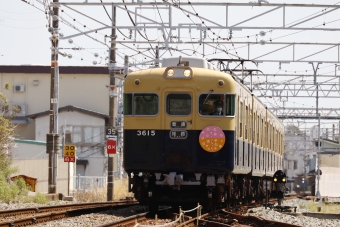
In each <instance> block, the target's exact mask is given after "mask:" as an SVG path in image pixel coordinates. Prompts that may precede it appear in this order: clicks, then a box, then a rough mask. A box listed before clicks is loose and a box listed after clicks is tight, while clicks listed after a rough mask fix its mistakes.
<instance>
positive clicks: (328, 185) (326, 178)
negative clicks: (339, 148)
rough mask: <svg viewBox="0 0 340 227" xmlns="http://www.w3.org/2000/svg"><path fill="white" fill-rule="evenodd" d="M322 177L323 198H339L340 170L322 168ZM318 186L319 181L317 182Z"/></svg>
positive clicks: (321, 192) (321, 191) (321, 190)
mask: <svg viewBox="0 0 340 227" xmlns="http://www.w3.org/2000/svg"><path fill="white" fill-rule="evenodd" d="M320 168H321V170H322V175H321V176H320V194H321V196H322V197H324V196H329V197H339V196H340V190H339V188H340V168H336V167H323V166H321V167H320ZM315 184H317V180H316V182H315Z"/></svg>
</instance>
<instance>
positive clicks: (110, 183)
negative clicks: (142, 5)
mask: <svg viewBox="0 0 340 227" xmlns="http://www.w3.org/2000/svg"><path fill="white" fill-rule="evenodd" d="M112 26H116V7H115V6H114V5H113V4H112ZM115 64H116V28H112V31H111V48H110V62H109V73H110V86H114V85H115ZM109 127H110V128H114V127H115V124H114V96H110V98H109ZM113 161H114V157H113V156H112V157H110V156H109V157H108V167H107V168H108V174H107V201H113V195H114V192H113V189H114V183H113V181H114V179H113V171H114V166H113Z"/></svg>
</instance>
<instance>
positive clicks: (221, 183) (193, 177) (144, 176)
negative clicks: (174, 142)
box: [129, 172, 271, 211]
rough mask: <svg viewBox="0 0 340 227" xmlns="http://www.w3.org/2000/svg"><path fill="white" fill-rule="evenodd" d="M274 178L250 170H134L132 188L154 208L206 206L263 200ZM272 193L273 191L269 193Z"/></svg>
mask: <svg viewBox="0 0 340 227" xmlns="http://www.w3.org/2000/svg"><path fill="white" fill-rule="evenodd" d="M270 180H271V178H269V177H268V178H264V177H254V176H251V175H250V174H247V175H245V174H242V175H241V174H229V173H227V174H204V173H203V174H201V173H187V174H177V173H176V172H171V173H169V174H162V173H152V174H150V173H138V174H137V173H136V174H130V177H129V186H130V187H129V188H130V191H131V192H133V193H134V195H135V198H136V200H137V201H139V202H140V203H141V204H145V205H146V204H148V205H149V208H150V210H151V211H156V210H157V209H158V206H159V205H171V206H178V205H180V206H183V205H197V203H200V204H201V205H203V208H204V209H207V210H214V209H217V208H223V207H230V206H234V205H236V204H248V203H250V202H252V201H263V200H264V199H265V196H266V190H265V188H266V187H265V185H266V184H265V182H266V181H270ZM268 194H270V193H268Z"/></svg>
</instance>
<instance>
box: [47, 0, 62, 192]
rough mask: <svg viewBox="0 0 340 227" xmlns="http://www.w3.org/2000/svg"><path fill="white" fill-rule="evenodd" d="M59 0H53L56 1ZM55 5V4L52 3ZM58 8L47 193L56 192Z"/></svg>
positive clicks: (55, 13) (54, 19) (54, 14)
mask: <svg viewBox="0 0 340 227" xmlns="http://www.w3.org/2000/svg"><path fill="white" fill-rule="evenodd" d="M58 1H59V0H53V2H54V3H58ZM54 6H55V5H54ZM58 16H59V8H58V7H53V11H52V12H51V18H52V30H51V33H52V38H51V42H52V48H51V91H50V127H49V133H48V134H47V135H46V153H48V193H50V194H55V193H56V192H57V168H58V166H57V163H58V153H59V144H60V141H59V134H58V102H59V100H58V99H59V97H58V96H59V66H58V42H59V37H58V29H59V18H58Z"/></svg>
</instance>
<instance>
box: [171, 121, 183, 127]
mask: <svg viewBox="0 0 340 227" xmlns="http://www.w3.org/2000/svg"><path fill="white" fill-rule="evenodd" d="M170 127H171V128H187V122H185V121H171V123H170Z"/></svg>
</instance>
